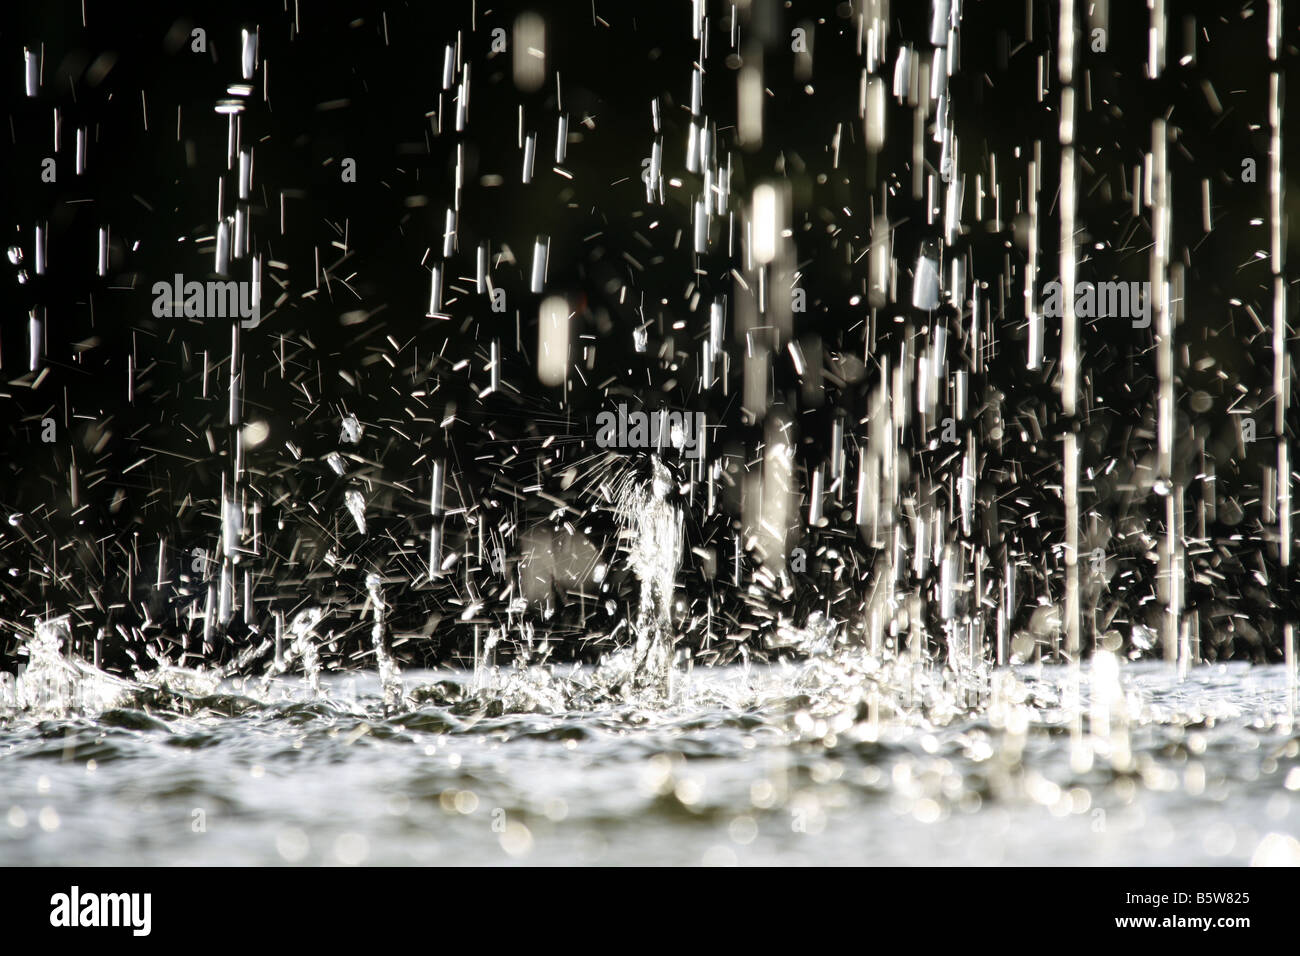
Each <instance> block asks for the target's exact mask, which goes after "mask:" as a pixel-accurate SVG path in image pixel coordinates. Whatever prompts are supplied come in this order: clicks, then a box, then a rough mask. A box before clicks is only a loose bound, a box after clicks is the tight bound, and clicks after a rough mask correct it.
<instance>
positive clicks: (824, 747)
mask: <svg viewBox="0 0 1300 956" xmlns="http://www.w3.org/2000/svg"><path fill="white" fill-rule="evenodd" d="M1100 659H1101V660H1102V665H1100V666H1099V665H1094V666H1093V667H1088V666H1085V668H1084V669H1083V672H1082V673H1081V674H1080V676H1079V677H1078V680H1077V687H1078V691H1077V696H1076V694H1075V691H1073V690H1072V686H1073V685H1074V684H1075V681H1074V678H1073V677H1072V675H1071V672H1070V671H1069V670H1068V669H1066V668H1022V669H1018V670H1015V671H1004V672H991V673H985V674H983V675H976V676H974V677H971V678H970V679H969V680H968V681H967V683H966V684H965V685H958V684H957V683H956V682H955V680H954V675H952V674H951V673H946V674H944V673H943V672H939V671H935V670H931V669H922V668H920V667H917V668H915V669H913V667H912V665H911V664H910V663H909V662H902V663H900V662H891V663H889V664H881V663H879V662H877V661H875V660H873V659H872V658H870V657H868V656H865V655H858V656H844V655H839V656H835V657H827V656H821V657H814V658H813V659H812V660H811V661H807V662H801V663H797V664H787V665H764V666H762V667H754V668H750V669H742V668H738V667H737V668H728V669H717V670H707V669H698V668H697V669H695V670H694V671H693V672H687V671H678V672H676V673H675V674H674V677H673V681H672V684H671V686H670V687H669V688H668V696H667V698H666V699H665V698H661V699H658V700H651V699H649V698H647V697H645V696H643V695H642V696H637V695H630V694H629V695H628V696H627V697H625V696H624V694H625V693H626V692H625V691H623V689H622V688H619V687H617V686H614V687H613V688H612V689H611V685H610V684H609V683H608V682H602V675H601V674H600V673H599V672H596V671H592V670H590V669H588V670H577V671H570V670H563V671H556V672H551V671H547V670H542V669H533V670H523V671H516V670H501V671H495V672H492V673H482V672H480V673H479V674H477V675H475V674H473V673H470V672H465V671H454V672H453V671H438V672H434V671H425V672H406V673H405V674H403V675H402V677H401V680H402V683H403V693H402V697H401V699H400V700H392V699H391V698H390V700H389V703H388V705H387V706H386V704H385V701H384V695H383V691H382V688H381V683H380V680H379V678H378V676H377V675H376V674H374V673H366V674H358V675H348V676H346V677H339V676H336V677H333V678H325V679H324V680H323V681H322V688H321V692H320V695H319V696H318V697H313V696H312V694H311V691H310V689H309V688H308V687H307V685H306V684H304V683H300V682H297V681H296V680H295V681H288V680H277V681H271V682H267V681H263V680H246V681H238V682H232V681H222V682H218V681H217V679H216V678H213V677H210V676H206V675H202V674H198V673H194V672H181V671H174V672H167V673H165V674H155V675H151V676H150V677H147V678H144V679H142V681H141V682H140V683H138V684H116V683H108V682H107V681H106V678H103V677H99V676H97V675H95V674H94V673H93V672H91V671H89V670H88V669H85V670H83V672H82V673H81V675H80V676H79V677H78V678H77V680H78V682H79V687H80V689H81V691H82V699H83V701H85V700H90V699H91V698H94V697H95V696H96V695H99V700H100V703H102V704H106V705H107V706H106V709H103V710H97V709H94V708H91V707H85V706H83V707H80V708H79V709H78V710H77V711H76V712H75V713H73V712H68V711H67V709H66V708H64V707H59V706H51V705H50V703H49V702H48V701H47V702H46V704H45V705H44V706H42V707H32V706H27V707H25V708H23V709H19V708H18V707H17V706H16V703H15V701H16V700H17V699H18V698H16V697H15V695H14V687H13V685H12V684H9V685H7V688H6V687H0V690H4V691H5V693H6V694H7V695H8V697H7V699H8V701H9V706H8V711H7V716H5V717H4V718H3V719H2V720H0V814H3V815H4V816H3V817H0V859H2V860H3V862H5V863H8V864H49V863H56V864H267V863H272V864H274V863H305V864H339V863H344V864H356V863H365V864H412V863H449V864H492V863H500V862H512V861H518V862H523V863H546V864H552V863H554V864H560V863H605V864H644V863H649V864H697V863H706V864H707V863H720V864H728V863H741V864H777V863H790V864H794V863H839V864H850V863H867V864H876V863H882V864H883V863H890V864H949V863H954V864H955V863H975V864H988V863H1013V864H1016V863H1045V864H1055V863H1082V864H1090V863H1118V864H1139V863H1174V864H1243V863H1250V862H1254V863H1257V864H1259V863H1297V862H1300V842H1297V837H1300V808H1298V807H1297V803H1298V802H1300V801H1298V800H1297V797H1298V796H1300V737H1298V736H1297V733H1296V730H1295V729H1294V719H1293V714H1292V712H1291V710H1290V709H1289V708H1288V705H1287V695H1288V687H1287V681H1286V676H1285V673H1284V671H1283V669H1282V668H1280V667H1279V668H1270V667H1253V668H1252V667H1247V666H1244V665H1242V666H1234V665H1230V666H1215V667H1204V668H1199V669H1195V670H1193V671H1192V672H1191V673H1190V674H1189V675H1188V676H1187V678H1186V679H1185V680H1183V681H1180V680H1179V679H1178V676H1177V674H1176V673H1175V672H1173V671H1171V670H1170V669H1169V668H1167V667H1165V666H1164V665H1159V664H1136V665H1129V664H1126V665H1125V666H1124V667H1123V669H1122V671H1121V670H1120V669H1119V668H1115V669H1114V672H1113V673H1112V670H1111V669H1110V668H1109V667H1108V666H1105V665H1107V663H1108V662H1109V663H1111V664H1114V663H1117V662H1114V660H1113V658H1109V657H1106V656H1105V655H1101V657H1100ZM1094 684H1095V685H1096V686H1095V688H1094V686H1093V685H1094ZM0 699H3V698H0ZM1076 700H1077V701H1078V706H1075V703H1074V702H1075V701H1076ZM60 711H62V712H60Z"/></svg>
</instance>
